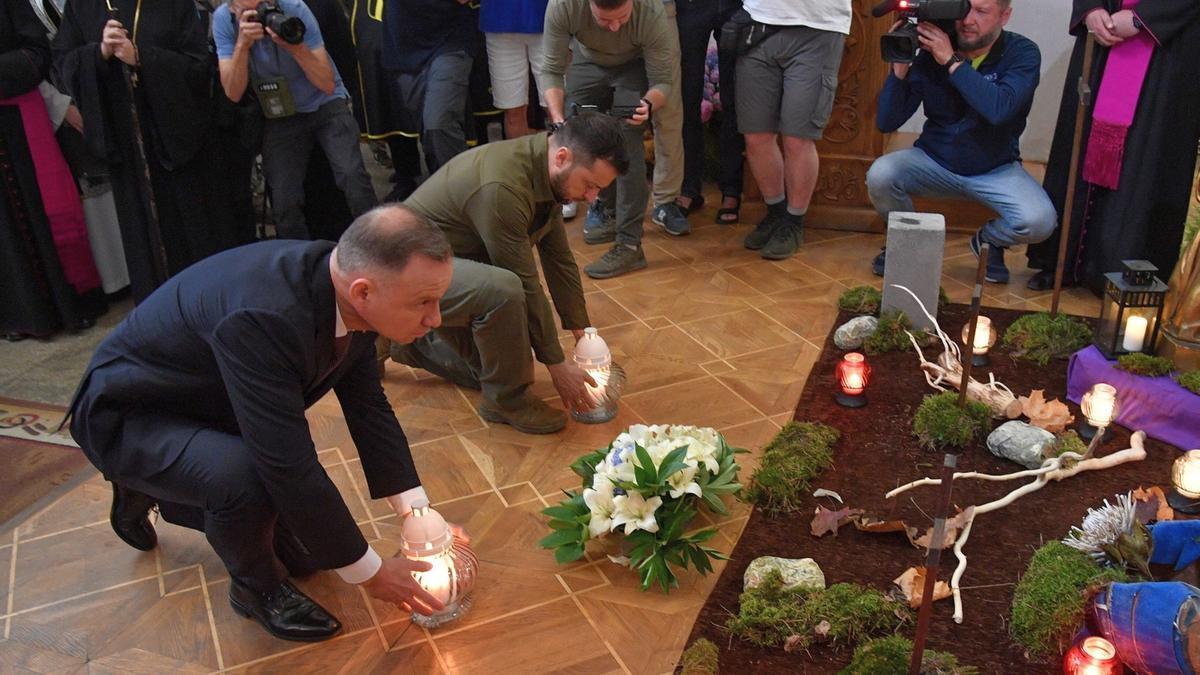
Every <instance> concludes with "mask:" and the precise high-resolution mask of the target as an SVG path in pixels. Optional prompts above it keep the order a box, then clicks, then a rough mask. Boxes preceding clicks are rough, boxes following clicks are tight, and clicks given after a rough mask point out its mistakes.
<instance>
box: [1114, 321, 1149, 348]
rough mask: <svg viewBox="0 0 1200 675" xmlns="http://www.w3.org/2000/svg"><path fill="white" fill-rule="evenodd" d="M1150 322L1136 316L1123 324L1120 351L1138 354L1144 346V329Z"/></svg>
mask: <svg viewBox="0 0 1200 675" xmlns="http://www.w3.org/2000/svg"><path fill="white" fill-rule="evenodd" d="M1149 327H1150V322H1149V321H1148V320H1147V319H1146V317H1144V316H1137V315H1136V314H1135V315H1133V316H1131V317H1129V320H1128V321H1126V322H1125V337H1124V338H1123V339H1122V340H1121V349H1124V350H1125V351H1127V352H1140V351H1142V347H1144V346H1145V345H1146V329H1147V328H1149Z"/></svg>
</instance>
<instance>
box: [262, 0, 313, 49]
mask: <svg viewBox="0 0 1200 675" xmlns="http://www.w3.org/2000/svg"><path fill="white" fill-rule="evenodd" d="M254 11H255V14H256V16H255V18H254V20H255V21H257V22H259V23H261V24H262V25H263V26H265V27H266V28H270V29H271V32H273V33H275V34H276V35H278V36H279V38H280V39H281V40H283V41H284V42H286V43H288V44H290V45H298V44H300V43H301V42H303V41H304V22H303V21H301V20H300V18H299V17H295V16H288V15H287V14H284V13H283V10H282V9H279V7H278V6H277V5H276V4H275V3H274V2H260V3H258V7H255V8H254Z"/></svg>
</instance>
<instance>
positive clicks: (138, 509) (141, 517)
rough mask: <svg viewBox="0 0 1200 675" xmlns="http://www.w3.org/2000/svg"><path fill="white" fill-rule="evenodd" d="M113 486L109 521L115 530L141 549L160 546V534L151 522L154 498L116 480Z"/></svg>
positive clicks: (147, 549) (123, 539)
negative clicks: (155, 530) (117, 482)
mask: <svg viewBox="0 0 1200 675" xmlns="http://www.w3.org/2000/svg"><path fill="white" fill-rule="evenodd" d="M112 487H113V501H112V510H110V511H109V513H108V522H109V523H111V524H112V529H113V532H116V533H117V536H118V537H120V538H121V541H123V542H125V543H126V544H129V545H130V546H132V547H134V548H136V549H137V550H139V551H152V550H154V547H155V546H158V534H156V533H155V532H154V526H153V525H151V524H150V509H152V508H154V504H155V502H154V498H153V497H151V496H149V495H144V494H142V493H140V492H136V491H134V490H130V489H129V488H127V487H122V486H121V485H118V484H116V483H115V482H114V483H113V484H112Z"/></svg>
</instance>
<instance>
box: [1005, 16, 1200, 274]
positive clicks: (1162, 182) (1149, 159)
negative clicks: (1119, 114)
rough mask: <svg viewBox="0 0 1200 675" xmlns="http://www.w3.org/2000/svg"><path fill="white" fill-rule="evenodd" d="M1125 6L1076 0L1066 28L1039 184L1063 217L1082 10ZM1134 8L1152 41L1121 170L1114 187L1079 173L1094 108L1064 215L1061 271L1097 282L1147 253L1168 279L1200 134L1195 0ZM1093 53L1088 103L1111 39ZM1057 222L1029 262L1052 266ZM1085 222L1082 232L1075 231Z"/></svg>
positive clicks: (1199, 22)
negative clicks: (1060, 82)
mask: <svg viewBox="0 0 1200 675" xmlns="http://www.w3.org/2000/svg"><path fill="white" fill-rule="evenodd" d="M1096 8H1103V9H1106V10H1108V11H1109V12H1110V13H1116V12H1117V11H1118V10H1120V9H1121V2H1120V0H1075V2H1074V10H1073V12H1072V15H1071V33H1072V34H1073V35H1076V36H1078V39H1077V40H1076V43H1075V50H1074V52H1073V53H1072V55H1071V64H1070V67H1069V69H1068V71H1067V81H1066V84H1065V85H1064V87H1063V96H1062V104H1061V107H1060V108H1059V112H1058V125H1057V127H1056V128H1055V131H1054V141H1053V144H1052V145H1051V148H1050V160H1049V163H1048V164H1047V166H1046V177H1045V180H1044V181H1043V186H1044V187H1045V189H1046V192H1047V194H1049V195H1050V199H1051V200H1052V201H1053V202H1054V205H1055V208H1056V209H1057V210H1058V214H1059V217H1060V221H1059V222H1060V223H1061V222H1063V221H1062V212H1063V208H1064V202H1065V197H1066V191H1067V182H1068V172H1069V170H1070V162H1071V144H1072V141H1073V138H1074V133H1075V111H1076V106H1077V104H1078V101H1079V97H1078V94H1077V92H1076V84H1077V82H1078V80H1079V75H1080V72H1081V71H1082V69H1083V49H1084V41H1085V39H1086V37H1087V25H1086V24H1085V23H1084V21H1083V19H1084V17H1085V16H1086V15H1087V13H1088V12H1090V11H1092V10H1093V9H1096ZM1136 12H1137V15H1138V16H1139V17H1140V18H1141V20H1142V22H1143V23H1144V24H1145V26H1146V28H1145V29H1144V30H1149V31H1150V32H1151V34H1152V35H1153V36H1154V37H1155V38H1156V39H1157V41H1158V44H1157V46H1156V48H1155V51H1154V55H1153V57H1152V59H1151V61H1150V66H1149V70H1148V71H1147V73H1146V80H1145V84H1144V85H1143V87H1142V92H1141V97H1140V98H1139V99H1138V106H1137V112H1136V114H1135V116H1134V119H1133V125H1132V126H1131V127H1130V129H1129V133H1128V136H1127V137H1126V140H1125V154H1124V160H1123V163H1122V166H1121V178H1120V182H1119V184H1118V188H1117V189H1116V190H1108V189H1106V188H1103V187H1099V186H1094V185H1090V184H1088V183H1086V182H1084V180H1083V177H1082V174H1083V170H1082V165H1083V157H1085V156H1086V152H1087V139H1088V134H1089V132H1090V130H1091V111H1090V110H1089V113H1088V116H1087V117H1086V118H1085V121H1084V129H1083V152H1082V153H1081V155H1080V169H1079V178H1078V181H1077V183H1076V188H1075V203H1074V208H1073V211H1074V213H1072V214H1071V217H1070V221H1069V222H1070V235H1069V236H1070V239H1069V240H1068V248H1067V259H1066V264H1065V279H1066V280H1067V281H1068V282H1075V283H1079V284H1082V285H1085V286H1087V287H1089V288H1091V289H1092V290H1094V291H1096V292H1100V291H1101V289H1102V288H1103V285H1104V274H1105V273H1106V272H1116V271H1120V269H1121V261H1122V260H1126V259H1144V260H1149V261H1150V262H1152V263H1154V264H1155V265H1157V266H1158V268H1159V276H1160V277H1162V278H1163V279H1166V278H1167V276H1168V275H1170V273H1171V270H1172V269H1174V267H1175V263H1176V261H1177V260H1178V258H1179V245H1180V240H1181V239H1182V236H1183V226H1184V220H1185V219H1186V216H1187V209H1188V197H1189V195H1190V192H1191V185H1192V172H1193V168H1194V166H1195V162H1196V142H1197V138H1198V137H1200V112H1197V111H1200V2H1198V1H1197V0H1141V2H1139V3H1138V5H1137V7H1136ZM1095 50H1096V51H1095V56H1094V58H1093V63H1092V74H1091V75H1092V76H1091V80H1090V81H1091V86H1092V92H1093V97H1092V98H1093V104H1094V103H1095V97H1096V94H1098V93H1099V90H1100V81H1101V74H1102V73H1103V72H1104V65H1105V62H1106V60H1107V57H1108V51H1109V50H1108V49H1107V48H1106V47H1103V46H1101V45H1100V44H1099V43H1097V44H1096V48H1095ZM1060 231H1061V228H1060V229H1059V230H1056V231H1055V233H1054V235H1053V236H1051V237H1050V239H1047V240H1046V241H1044V242H1042V243H1040V244H1036V245H1033V246H1030V247H1029V251H1028V254H1027V255H1028V257H1029V265H1030V267H1034V268H1037V269H1044V270H1053V269H1054V265H1055V260H1056V257H1057V255H1058V242H1059V232H1060ZM1081 232H1082V237H1081V236H1080V233H1081Z"/></svg>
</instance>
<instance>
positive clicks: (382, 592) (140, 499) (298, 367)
mask: <svg viewBox="0 0 1200 675" xmlns="http://www.w3.org/2000/svg"><path fill="white" fill-rule="evenodd" d="M450 258H451V253H450V246H449V244H448V243H447V241H446V238H445V236H444V235H443V234H442V233H441V231H440V230H439V229H438V228H437V227H436V226H433V225H432V224H430V223H429V222H428V221H427V220H425V219H424V218H423V217H421V216H419V215H417V214H416V213H415V212H413V211H411V210H410V209H408V208H406V207H404V206H401V205H389V206H385V207H380V208H377V209H374V210H372V211H369V212H367V213H366V214H364V215H362V216H361V217H359V218H358V219H357V220H356V221H355V222H354V223H353V224H352V225H351V226H350V227H349V228H348V229H347V230H346V232H345V234H343V235H342V237H341V239H340V240H339V242H338V244H337V246H336V247H334V245H333V244H332V243H330V242H300V241H282V240H278V241H268V242H261V243H257V244H251V245H249V246H244V247H242V248H238V249H233V250H230V251H226V252H224V253H221V254H218V255H215V256H212V257H210V258H208V259H206V260H203V261H201V262H199V263H197V264H195V265H193V266H191V267H190V268H188V269H186V270H184V271H183V272H181V273H179V274H178V275H176V276H175V277H173V278H172V279H170V280H169V281H168V282H167V283H165V284H163V285H162V286H161V287H160V288H159V289H158V290H156V291H155V292H154V293H153V294H151V295H150V296H149V297H148V298H147V299H146V300H145V301H144V302H142V303H141V304H140V305H139V306H138V307H137V308H135V309H134V311H133V312H132V313H131V314H130V315H129V316H128V317H127V318H126V319H125V321H124V322H122V324H121V325H120V326H118V327H117V329H116V330H114V331H113V332H112V334H110V335H109V336H108V337H107V338H106V339H105V340H104V342H102V343H101V344H100V346H99V347H98V348H97V350H96V353H95V355H93V357H92V361H91V363H90V364H89V366H88V370H87V373H86V374H85V375H84V379H83V382H82V383H81V384H80V387H79V391H78V392H77V393H76V396H75V401H74V402H73V404H72V406H71V414H72V417H71V422H70V424H71V435H72V436H74V438H75V440H76V441H78V443H79V446H80V447H81V448H82V449H83V451H84V452H85V453H86V454H87V456H88V458H89V459H90V460H91V461H92V463H93V464H95V465H96V466H97V467H98V468H99V469H100V470H101V471H102V472H103V473H104V476H105V478H107V479H108V480H110V481H112V484H113V506H112V512H111V521H112V526H113V529H114V530H115V531H116V533H117V535H118V536H120V537H121V539H122V540H124V541H125V542H126V543H128V544H129V545H131V546H133V547H135V548H138V549H141V550H151V549H153V548H154V547H155V546H156V545H157V537H156V535H155V532H154V528H153V526H152V525H151V523H150V521H149V518H148V514H149V511H150V509H151V508H152V507H153V506H154V505H155V504H157V505H158V507H159V510H160V512H161V514H162V517H163V518H164V519H166V520H167V521H169V522H173V523H177V524H180V525H184V526H187V527H192V528H195V529H198V530H202V531H203V532H204V534H205V535H206V537H207V538H208V541H209V543H210V544H211V545H212V547H213V549H214V550H215V551H216V552H217V555H219V556H220V557H221V560H222V561H223V562H224V563H225V566H226V568H227V569H228V570H229V574H230V577H231V582H230V590H229V601H230V603H231V604H232V605H233V607H234V609H235V610H237V611H238V612H239V613H241V614H242V615H243V616H250V617H253V618H255V619H256V620H258V621H259V622H260V623H261V624H262V625H263V626H264V627H266V629H267V630H268V631H269V632H270V633H271V634H272V635H275V636H277V637H280V638H284V639H289V640H310V641H311V640H322V639H325V638H328V637H330V636H332V635H333V634H335V633H336V632H337V631H338V630H339V629H340V628H341V624H340V623H339V622H338V620H337V619H336V618H335V617H333V616H332V615H331V614H330V613H329V612H327V611H326V610H325V609H324V608H322V607H321V606H320V605H318V604H317V603H316V602H314V601H313V600H312V599H310V598H308V597H307V596H305V595H304V594H303V593H301V592H299V591H298V590H296V589H295V588H294V587H293V586H292V585H291V584H289V583H288V581H287V577H288V575H289V573H290V574H292V575H296V576H299V575H303V574H306V573H311V572H313V571H315V570H317V569H333V570H336V571H337V572H338V574H339V575H340V576H341V577H342V578H343V579H344V580H345V581H347V582H349V583H354V584H362V585H363V586H364V588H365V589H366V590H367V592H369V593H370V594H371V595H373V596H375V597H377V598H380V599H383V600H386V601H389V602H393V603H395V604H397V605H399V606H400V607H401V608H404V609H406V610H415V611H418V612H423V613H430V612H431V611H432V610H436V609H440V608H441V603H439V602H438V601H437V600H436V599H435V598H434V597H433V596H431V595H429V594H428V593H426V592H424V591H423V590H422V589H421V588H420V587H419V586H418V585H417V583H416V582H415V580H414V579H413V576H412V574H411V573H412V572H414V571H423V570H425V569H428V565H427V564H425V563H416V562H411V561H409V560H407V559H405V558H403V557H399V558H389V559H386V560H385V559H382V558H380V556H379V555H378V554H377V553H376V552H375V551H374V550H373V549H372V548H371V547H370V545H368V544H367V541H366V540H365V539H364V538H363V535H362V533H361V532H360V531H359V528H358V526H357V525H356V524H355V522H354V518H353V517H352V516H351V515H350V511H349V510H348V509H347V508H346V504H345V502H344V501H343V500H342V498H341V496H340V494H339V493H338V491H337V488H336V487H335V486H334V484H333V482H332V481H331V480H330V479H329V476H328V475H327V474H326V473H325V471H324V469H323V468H322V467H321V464H320V462H319V461H318V460H317V455H316V452H315V449H314V447H313V442H312V437H311V436H310V434H309V427H308V422H307V421H306V420H305V417H304V410H305V409H306V408H307V407H308V406H310V405H312V404H313V403H315V402H316V401H317V400H319V399H320V398H321V397H322V396H324V395H325V393H326V392H328V391H329V390H330V389H333V391H334V392H335V393H336V395H337V397H338V400H339V402H340V403H341V406H342V410H343V412H344V414H345V418H346V425H347V426H348V427H349V430H350V434H351V436H352V438H353V439H354V443H355V445H356V446H357V448H358V454H359V457H360V458H361V459H362V466H363V471H364V473H365V474H366V477H367V484H368V486H369V488H370V492H371V496H372V497H373V498H376V499H378V498H386V499H387V500H388V502H389V503H390V504H391V505H392V507H393V508H394V509H395V510H396V512H397V513H399V514H401V515H404V514H405V513H407V512H408V511H410V510H411V504H412V503H413V501H415V500H417V499H422V498H426V495H425V492H424V490H423V489H422V488H421V481H420V479H419V478H418V476H417V471H416V467H415V466H414V464H413V460H412V455H411V454H410V452H409V448H408V441H407V440H406V439H405V436H404V432H403V431H402V430H401V428H400V424H399V422H397V420H396V417H395V414H394V413H393V412H392V409H391V407H390V405H389V404H388V401H387V398H386V397H385V396H384V393H383V389H382V388H381V386H380V384H379V376H378V373H377V370H376V362H375V348H374V344H375V337H376V334H382V335H384V336H386V337H387V338H389V339H391V340H393V341H396V342H400V343H407V342H411V341H413V340H415V339H417V338H419V337H421V336H422V335H424V334H425V333H426V332H428V331H429V330H431V329H433V328H436V327H437V326H438V325H439V324H440V323H441V317H440V314H439V305H438V301H439V299H440V298H441V296H442V294H443V293H445V291H446V288H447V287H448V286H449V284H450V277H451V271H452V265H451V262H450Z"/></svg>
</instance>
